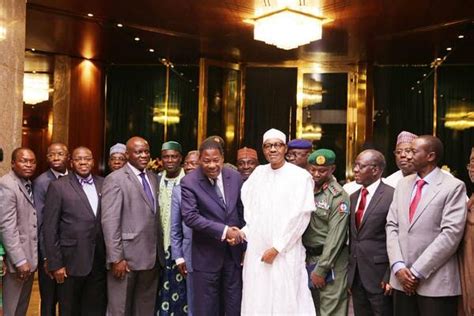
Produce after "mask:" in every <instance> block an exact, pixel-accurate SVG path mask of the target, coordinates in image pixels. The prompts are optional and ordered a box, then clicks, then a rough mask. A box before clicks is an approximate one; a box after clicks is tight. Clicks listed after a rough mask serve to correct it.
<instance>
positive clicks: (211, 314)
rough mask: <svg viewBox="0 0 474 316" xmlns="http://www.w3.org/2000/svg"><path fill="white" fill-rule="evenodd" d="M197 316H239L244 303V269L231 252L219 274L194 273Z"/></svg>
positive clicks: (195, 271)
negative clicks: (234, 259) (235, 260)
mask: <svg viewBox="0 0 474 316" xmlns="http://www.w3.org/2000/svg"><path fill="white" fill-rule="evenodd" d="M192 282H193V294H194V302H196V304H194V315H195V316H218V315H226V316H239V315H240V305H241V302H242V267H241V266H240V265H237V264H236V263H235V262H234V261H233V259H232V255H231V253H230V251H227V252H226V257H225V259H224V265H223V267H222V269H221V270H220V271H218V272H203V271H198V270H196V269H194V271H193V281H192Z"/></svg>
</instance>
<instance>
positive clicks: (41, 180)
mask: <svg viewBox="0 0 474 316" xmlns="http://www.w3.org/2000/svg"><path fill="white" fill-rule="evenodd" d="M54 180H56V176H55V175H54V174H53V172H52V171H51V169H48V170H47V171H45V172H43V173H42V174H40V175H39V176H38V177H37V178H36V179H35V181H34V182H33V191H34V193H35V194H34V200H35V208H36V211H37V217H38V240H39V245H38V250H39V252H38V258H39V262H38V283H39V290H40V295H41V315H42V316H54V315H56V304H57V303H58V296H57V285H56V282H55V280H52V279H51V278H50V277H49V276H48V275H47V274H46V272H45V271H44V269H43V266H44V260H43V259H44V258H45V257H46V255H45V253H46V252H45V250H44V239H43V232H42V224H43V208H44V201H45V199H46V192H47V191H48V187H49V184H50V183H51V181H54Z"/></svg>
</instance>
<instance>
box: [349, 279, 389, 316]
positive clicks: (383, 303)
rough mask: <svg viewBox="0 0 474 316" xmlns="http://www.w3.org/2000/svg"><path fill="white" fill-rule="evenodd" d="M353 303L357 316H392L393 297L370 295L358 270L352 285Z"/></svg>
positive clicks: (377, 294)
mask: <svg viewBox="0 0 474 316" xmlns="http://www.w3.org/2000/svg"><path fill="white" fill-rule="evenodd" d="M351 290H352V303H353V305H354V314H355V316H392V314H393V305H392V297H391V296H387V295H383V292H380V293H375V294H374V293H369V292H367V290H366V289H365V288H364V285H363V284H362V281H361V280H360V276H359V271H358V270H356V272H355V275H354V281H353V283H352V288H351Z"/></svg>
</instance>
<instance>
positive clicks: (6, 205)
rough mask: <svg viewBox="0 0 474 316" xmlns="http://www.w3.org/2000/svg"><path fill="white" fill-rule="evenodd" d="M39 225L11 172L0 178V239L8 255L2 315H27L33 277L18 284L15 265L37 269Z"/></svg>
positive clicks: (20, 183) (4, 278) (32, 269)
mask: <svg viewBox="0 0 474 316" xmlns="http://www.w3.org/2000/svg"><path fill="white" fill-rule="evenodd" d="M37 225H38V221H37V218H36V210H35V208H34V202H33V199H31V198H30V196H29V195H28V192H27V190H26V188H25V185H24V184H23V183H22V180H21V179H20V178H18V177H17V176H16V174H15V173H14V172H13V171H10V172H9V173H7V174H6V175H4V176H3V177H1V178H0V239H1V240H2V243H3V246H4V247H5V252H6V254H7V256H6V261H7V273H6V275H5V276H4V277H3V313H4V315H5V316H6V315H8V316H16V315H26V311H27V309H28V303H29V301H30V296H31V288H32V285H33V275H34V273H31V275H30V277H29V278H28V279H26V280H23V281H20V280H19V279H18V278H17V276H16V268H15V265H17V264H19V263H21V262H22V261H24V260H26V262H28V263H29V265H30V268H31V271H32V272H33V271H35V270H36V267H37V266H38V230H37Z"/></svg>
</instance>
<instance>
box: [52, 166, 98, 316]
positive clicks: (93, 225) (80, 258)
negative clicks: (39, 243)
mask: <svg viewBox="0 0 474 316" xmlns="http://www.w3.org/2000/svg"><path fill="white" fill-rule="evenodd" d="M93 179H94V186H95V189H96V191H97V195H98V197H100V192H101V189H102V183H103V178H101V177H93ZM99 202H100V198H99ZM43 215H44V223H43V235H44V246H45V250H46V257H47V258H48V269H49V271H51V272H53V271H55V270H57V269H60V268H62V267H65V268H66V271H67V275H68V277H67V278H66V279H65V280H64V283H63V284H60V285H59V286H58V296H59V304H60V312H61V315H91V316H93V315H97V316H100V315H105V308H106V304H107V298H106V270H105V245H104V238H103V236H102V230H101V223H100V215H101V213H100V203H99V205H98V207H97V213H96V214H94V211H93V209H92V207H91V204H90V202H89V200H88V198H87V195H86V194H85V192H84V190H83V188H82V186H81V184H80V183H79V181H78V180H77V177H76V175H75V174H74V173H73V172H71V173H69V175H68V176H67V177H63V178H61V179H59V180H57V181H53V182H51V184H50V186H49V188H48V192H47V194H46V201H45V206H44V214H43Z"/></svg>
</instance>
